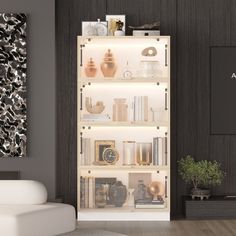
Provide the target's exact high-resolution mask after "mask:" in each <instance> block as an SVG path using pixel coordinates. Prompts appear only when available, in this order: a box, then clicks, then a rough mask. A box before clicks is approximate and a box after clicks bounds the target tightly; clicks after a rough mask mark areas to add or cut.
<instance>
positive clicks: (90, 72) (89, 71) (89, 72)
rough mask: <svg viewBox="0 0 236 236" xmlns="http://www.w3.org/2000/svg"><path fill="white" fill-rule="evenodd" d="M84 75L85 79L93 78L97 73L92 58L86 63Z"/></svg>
mask: <svg viewBox="0 0 236 236" xmlns="http://www.w3.org/2000/svg"><path fill="white" fill-rule="evenodd" d="M84 73H85V75H86V76H87V77H95V76H96V73H97V68H96V65H95V63H94V61H93V59H92V58H90V59H89V61H88V62H87V65H86V67H85V68H84Z"/></svg>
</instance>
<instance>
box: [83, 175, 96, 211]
mask: <svg viewBox="0 0 236 236" xmlns="http://www.w3.org/2000/svg"><path fill="white" fill-rule="evenodd" d="M94 207H95V178H94V177H86V176H85V177H82V176H81V177H80V208H94Z"/></svg>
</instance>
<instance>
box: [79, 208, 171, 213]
mask: <svg viewBox="0 0 236 236" xmlns="http://www.w3.org/2000/svg"><path fill="white" fill-rule="evenodd" d="M80 211H81V212H87V213H91V212H112V211H113V212H163V211H164V212H168V211H169V209H168V208H167V207H164V208H156V209H137V208H134V207H126V206H124V207H106V208H86V209H80Z"/></svg>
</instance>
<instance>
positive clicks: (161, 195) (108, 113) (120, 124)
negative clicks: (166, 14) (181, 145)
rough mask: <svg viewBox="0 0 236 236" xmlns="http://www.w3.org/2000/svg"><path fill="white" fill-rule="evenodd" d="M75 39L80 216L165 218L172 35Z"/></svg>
mask: <svg viewBox="0 0 236 236" xmlns="http://www.w3.org/2000/svg"><path fill="white" fill-rule="evenodd" d="M77 42H78V49H77V54H78V60H77V61H78V81H77V84H78V101H77V103H78V124H77V130H78V145H77V146H78V151H77V153H78V220H152V221H153V220H169V219H170V132H171V126H170V37H169V36H155V37H149V36H145V37H134V36H123V37H109V36H106V37H83V36H78V41H77Z"/></svg>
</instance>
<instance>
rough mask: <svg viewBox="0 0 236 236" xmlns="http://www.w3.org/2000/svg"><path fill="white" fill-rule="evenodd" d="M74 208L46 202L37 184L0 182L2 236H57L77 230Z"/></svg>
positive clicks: (45, 191) (42, 191)
mask: <svg viewBox="0 0 236 236" xmlns="http://www.w3.org/2000/svg"><path fill="white" fill-rule="evenodd" d="M75 227H76V217H75V209H74V207H73V206H71V205H67V204H61V203H50V202H47V190H46V188H45V186H44V185H43V184H41V183H39V182H37V181H31V180H0V235H1V236H54V235H60V234H63V233H67V232H70V231H73V230H75Z"/></svg>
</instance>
